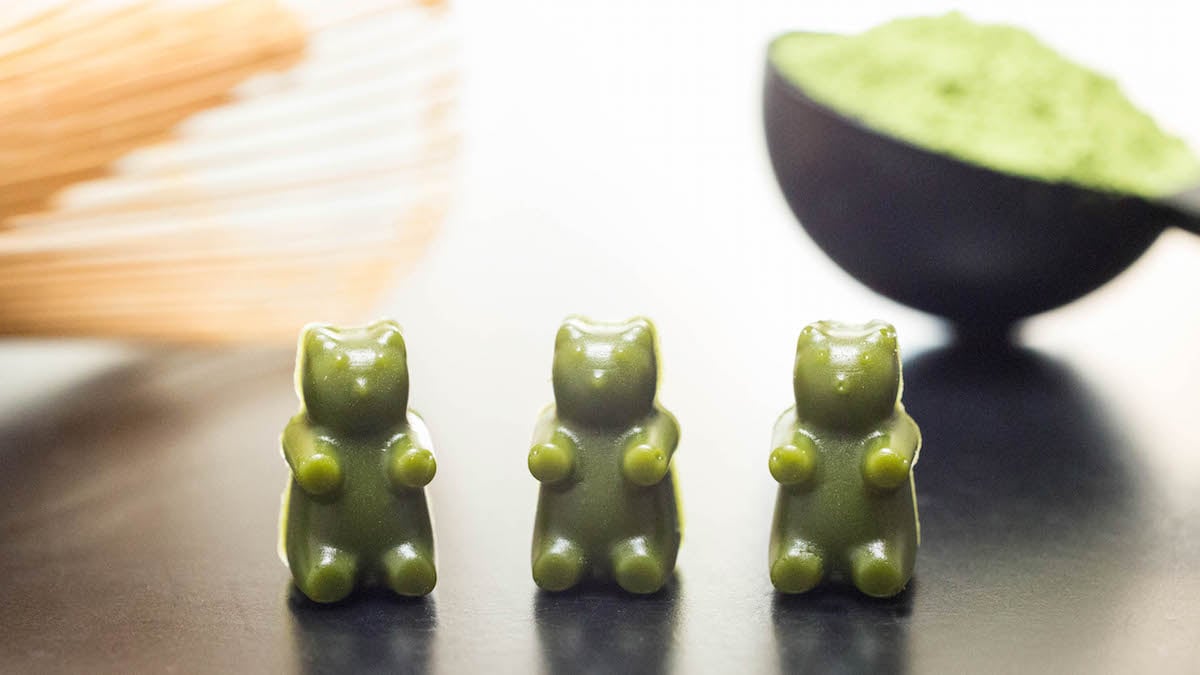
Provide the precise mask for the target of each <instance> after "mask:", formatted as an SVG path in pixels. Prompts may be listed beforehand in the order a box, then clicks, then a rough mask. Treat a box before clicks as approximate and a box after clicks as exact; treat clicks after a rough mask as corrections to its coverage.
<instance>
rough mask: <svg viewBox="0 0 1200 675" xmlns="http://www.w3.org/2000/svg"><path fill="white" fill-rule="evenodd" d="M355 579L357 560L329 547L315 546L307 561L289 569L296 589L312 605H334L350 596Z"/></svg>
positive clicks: (349, 554)
mask: <svg viewBox="0 0 1200 675" xmlns="http://www.w3.org/2000/svg"><path fill="white" fill-rule="evenodd" d="M357 576H358V560H357V558H356V557H355V556H354V555H353V554H351V553H348V552H346V551H343V550H340V549H336V548H334V547H332V546H320V545H318V546H314V547H313V548H312V551H311V555H310V556H308V560H307V561H304V562H303V563H301V564H298V565H297V564H295V563H293V567H292V577H293V579H295V581H296V587H297V588H299V589H300V592H301V593H304V595H306V596H308V598H309V599H310V600H312V601H314V602H337V601H338V600H341V599H343V598H345V597H346V596H347V595H350V591H352V590H354V580H355V578H356V577H357Z"/></svg>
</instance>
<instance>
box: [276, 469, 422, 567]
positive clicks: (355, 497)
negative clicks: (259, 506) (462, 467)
mask: <svg viewBox="0 0 1200 675" xmlns="http://www.w3.org/2000/svg"><path fill="white" fill-rule="evenodd" d="M346 454H347V455H352V456H353V455H358V456H354V457H353V459H349V458H347V460H346V461H343V464H342V469H343V483H342V490H341V493H340V495H338V497H337V498H336V499H335V500H333V501H331V502H317V501H315V500H312V499H311V498H304V499H303V501H304V504H305V505H304V506H303V507H302V508H304V509H305V511H306V513H305V514H304V515H306V516H307V522H308V526H309V527H308V531H309V536H310V537H312V538H313V539H315V540H316V541H318V542H321V543H324V544H328V545H331V546H335V547H337V548H341V549H345V550H347V551H352V552H354V553H357V554H359V555H360V556H363V557H365V558H372V557H376V556H378V555H380V554H382V553H383V552H384V551H386V550H387V549H389V548H392V547H394V546H396V545H398V544H400V543H401V542H402V541H403V540H404V539H403V537H404V535H405V534H406V532H405V531H406V530H409V529H412V528H410V527H406V525H407V524H408V523H411V522H413V521H414V518H419V517H421V516H425V513H426V510H425V504H424V494H423V492H422V491H419V490H418V491H414V495H413V497H414V499H402V498H400V497H398V496H397V494H396V493H395V492H394V491H393V490H392V488H391V485H390V484H389V482H388V480H387V477H386V476H385V474H384V469H383V463H382V461H381V460H380V459H379V456H378V453H346ZM295 496H296V495H295V494H293V504H292V508H293V510H295V509H296V506H297V505H296V504H295V501H294V499H295ZM416 500H419V501H420V503H419V504H412V505H407V507H406V504H407V502H408V501H416ZM415 511H420V513H416V512H415ZM425 517H427V516H425ZM409 534H410V536H411V534H413V533H409Z"/></svg>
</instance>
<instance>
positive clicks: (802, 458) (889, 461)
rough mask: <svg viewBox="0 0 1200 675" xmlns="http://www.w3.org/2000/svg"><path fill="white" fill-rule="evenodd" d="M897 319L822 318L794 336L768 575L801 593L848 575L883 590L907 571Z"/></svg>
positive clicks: (912, 531)
mask: <svg viewBox="0 0 1200 675" xmlns="http://www.w3.org/2000/svg"><path fill="white" fill-rule="evenodd" d="M900 381H901V379H900V355H899V348H898V347H897V344H896V329H895V328H893V327H892V326H891V325H889V324H886V323H883V322H880V321H872V322H870V323H867V324H842V323H837V322H833V321H819V322H817V323H814V324H812V325H809V326H807V327H805V328H804V330H803V331H802V332H801V333H800V339H799V342H798V344H797V346H796V365H795V380H794V384H795V394H796V405H795V406H794V407H792V408H790V409H788V410H787V411H785V412H784V413H783V415H782V416H781V417H780V418H779V421H778V422H776V423H775V433H774V437H773V441H772V443H773V446H772V447H773V449H772V451H771V456H770V459H769V460H768V465H769V467H770V471H771V475H772V476H773V477H774V478H775V480H776V481H778V482H779V497H778V499H777V500H776V504H775V520H774V523H773V525H772V532H771V543H770V553H769V558H770V572H771V583H772V584H774V585H775V588H776V589H777V590H779V591H781V592H783V593H802V592H804V591H807V590H809V589H811V588H813V587H814V586H816V585H817V584H819V583H821V582H822V581H823V580H826V579H830V580H834V581H849V582H850V583H852V584H854V586H855V587H857V588H858V590H860V591H862V592H863V593H866V594H867V595H871V596H875V597H890V596H893V595H896V594H897V593H899V592H900V591H902V590H903V589H904V587H905V586H906V585H907V584H908V581H909V579H910V578H911V577H912V571H913V563H914V561H915V558H916V553H917V546H918V545H919V543H920V539H921V531H920V525H919V524H918V522H917V500H916V490H915V487H914V485H913V477H912V468H913V465H915V464H916V463H917V454H918V451H919V450H920V446H921V432H920V430H919V429H918V428H917V425H916V423H915V422H913V419H912V418H911V417H909V416H908V414H907V413H906V412H905V411H904V405H903V404H901V403H900V386H901V385H900Z"/></svg>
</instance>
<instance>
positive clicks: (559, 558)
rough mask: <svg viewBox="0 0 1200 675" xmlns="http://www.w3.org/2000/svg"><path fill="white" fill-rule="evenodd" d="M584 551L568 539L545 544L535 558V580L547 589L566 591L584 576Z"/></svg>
mask: <svg viewBox="0 0 1200 675" xmlns="http://www.w3.org/2000/svg"><path fill="white" fill-rule="evenodd" d="M584 562H585V561H584V557H583V551H581V550H580V548H579V546H578V545H576V544H575V543H574V542H572V541H570V540H568V539H562V538H559V539H554V540H551V541H550V542H549V543H548V544H545V545H543V547H542V549H541V551H540V552H539V553H538V554H537V556H536V557H535V558H534V559H533V581H534V583H536V584H537V585H538V586H539V587H541V588H542V589H544V590H547V591H565V590H567V589H568V588H571V587H573V586H575V585H576V584H578V583H579V580H580V579H582V578H583V568H584Z"/></svg>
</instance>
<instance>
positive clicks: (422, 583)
mask: <svg viewBox="0 0 1200 675" xmlns="http://www.w3.org/2000/svg"><path fill="white" fill-rule="evenodd" d="M383 569H384V571H385V572H386V573H387V585H388V587H389V588H391V589H392V590H393V591H395V592H396V593H398V594H400V595H407V596H411V597H420V596H422V595H429V592H430V591H432V590H433V587H434V586H435V585H436V584H437V569H436V568H435V567H434V566H433V560H431V559H430V557H429V556H427V555H423V554H422V553H421V552H420V551H418V550H417V549H416V547H414V546H413V545H412V544H401V545H400V546H397V547H396V548H394V549H392V550H390V551H388V552H387V553H386V554H384V557H383Z"/></svg>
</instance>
